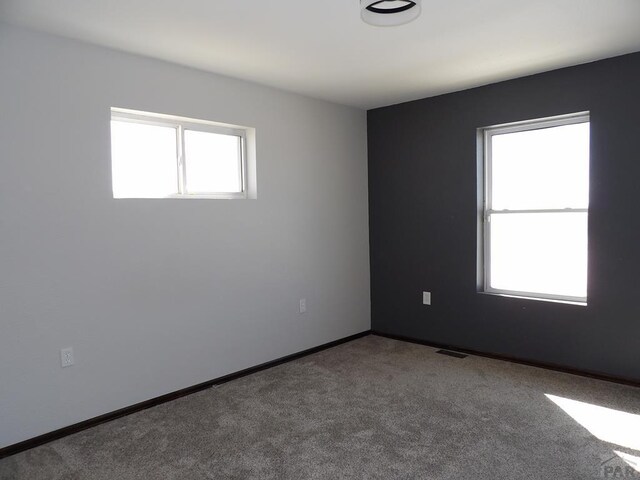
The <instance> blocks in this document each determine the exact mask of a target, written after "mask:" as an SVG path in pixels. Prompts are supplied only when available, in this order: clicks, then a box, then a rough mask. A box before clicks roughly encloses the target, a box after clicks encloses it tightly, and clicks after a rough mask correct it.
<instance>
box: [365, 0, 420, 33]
mask: <svg viewBox="0 0 640 480" xmlns="http://www.w3.org/2000/svg"><path fill="white" fill-rule="evenodd" d="M421 1H422V0H360V16H361V17H362V20H364V21H365V22H366V23H368V24H369V25H376V26H378V27H392V26H395V25H404V24H405V23H409V22H410V21H412V20H415V19H416V18H418V17H419V16H420V12H421V10H422V9H421V6H420V2H421Z"/></svg>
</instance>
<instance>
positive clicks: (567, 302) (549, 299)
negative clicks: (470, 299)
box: [478, 292, 587, 307]
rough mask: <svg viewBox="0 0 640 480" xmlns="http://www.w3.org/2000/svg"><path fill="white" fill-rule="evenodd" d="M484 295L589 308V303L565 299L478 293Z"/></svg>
mask: <svg viewBox="0 0 640 480" xmlns="http://www.w3.org/2000/svg"><path fill="white" fill-rule="evenodd" d="M478 293H480V294H482V295H490V296H494V297H506V298H517V299H520V300H534V301H538V302H550V303H561V304H564V305H575V306H578V307H586V306H587V302H586V301H584V302H581V301H577V300H563V299H557V298H543V297H528V296H526V295H515V294H511V293H500V292H478Z"/></svg>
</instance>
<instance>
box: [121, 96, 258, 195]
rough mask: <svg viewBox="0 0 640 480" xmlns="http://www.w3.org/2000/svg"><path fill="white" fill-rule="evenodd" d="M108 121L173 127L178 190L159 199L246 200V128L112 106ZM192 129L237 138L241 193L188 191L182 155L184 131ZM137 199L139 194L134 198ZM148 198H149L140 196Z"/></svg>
mask: <svg viewBox="0 0 640 480" xmlns="http://www.w3.org/2000/svg"><path fill="white" fill-rule="evenodd" d="M111 120H112V121H118V122H131V123H137V124H143V125H155V126H158V127H170V128H175V130H176V145H177V152H176V160H177V162H176V168H177V170H178V185H177V190H178V192H177V193H175V194H170V195H167V196H166V197H161V198H175V199H190V198H192V199H247V198H249V194H248V190H249V184H248V179H247V172H248V157H249V155H248V136H249V135H250V130H253V129H249V128H248V127H241V126H238V125H230V124H225V123H218V122H211V121H208V120H196V119H193V118H185V117H177V116H173V115H164V114H160V113H148V112H139V111H136V110H128V109H124V108H112V109H111ZM185 130H194V131H199V132H209V133H217V134H221V135H232V136H236V137H240V152H239V153H240V172H239V175H240V179H239V180H240V185H241V188H242V191H240V192H207V193H188V192H187V161H186V158H185V153H184V151H185V147H184V131H185ZM135 198H138V197H135ZM142 198H151V197H142Z"/></svg>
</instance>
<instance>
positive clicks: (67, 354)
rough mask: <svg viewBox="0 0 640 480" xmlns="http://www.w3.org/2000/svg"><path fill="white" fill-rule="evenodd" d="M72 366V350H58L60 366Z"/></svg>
mask: <svg viewBox="0 0 640 480" xmlns="http://www.w3.org/2000/svg"><path fill="white" fill-rule="evenodd" d="M71 365H73V348H71V347H69V348H63V349H62V350H60V366H62V367H70V366H71Z"/></svg>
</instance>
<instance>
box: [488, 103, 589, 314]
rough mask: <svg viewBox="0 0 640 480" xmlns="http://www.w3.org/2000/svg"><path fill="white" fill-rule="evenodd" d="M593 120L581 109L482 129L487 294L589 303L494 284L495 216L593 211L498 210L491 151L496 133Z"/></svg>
mask: <svg viewBox="0 0 640 480" xmlns="http://www.w3.org/2000/svg"><path fill="white" fill-rule="evenodd" d="M588 122H590V114H589V112H579V113H572V114H567V115H558V116H554V117H547V118H540V119H535V120H525V121H522V122H514V123H509V124H502V125H494V126H491V127H485V128H480V129H478V138H479V140H480V141H481V142H482V149H481V154H482V158H483V161H482V163H481V164H482V168H483V173H484V178H483V205H482V219H481V221H482V248H481V251H482V256H483V258H482V261H481V262H480V265H479V267H480V268H481V269H482V272H483V274H482V289H483V292H484V293H489V294H496V295H505V296H511V297H519V298H527V299H532V300H548V301H556V302H562V303H572V304H578V305H586V304H587V297H586V296H585V297H574V296H569V295H554V294H548V293H537V292H521V291H515V290H503V289H497V288H492V287H491V216H492V215H509V214H514V213H556V214H563V213H587V214H588V213H589V209H588V208H555V209H533V210H526V209H523V210H510V209H504V210H494V209H493V205H492V201H493V199H492V185H491V178H492V175H491V168H492V161H491V154H492V140H493V136H495V135H502V134H506V133H516V132H524V131H530V130H541V129H544V128H552V127H559V126H563V125H575V124H579V123H588Z"/></svg>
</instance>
